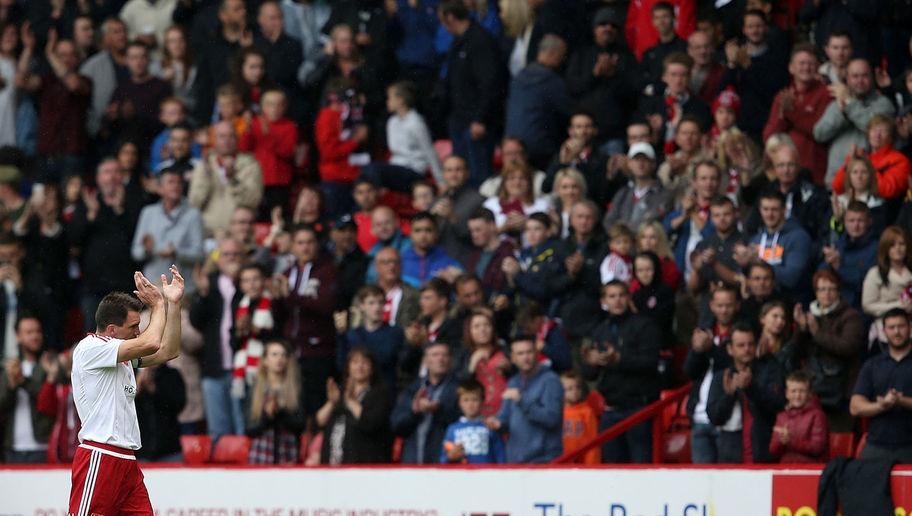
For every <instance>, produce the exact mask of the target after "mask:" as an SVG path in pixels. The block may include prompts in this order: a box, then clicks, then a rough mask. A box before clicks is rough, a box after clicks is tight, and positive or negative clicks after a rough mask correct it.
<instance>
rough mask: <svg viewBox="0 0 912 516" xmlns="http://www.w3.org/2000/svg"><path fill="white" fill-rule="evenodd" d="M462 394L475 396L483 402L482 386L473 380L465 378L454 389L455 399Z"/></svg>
mask: <svg viewBox="0 0 912 516" xmlns="http://www.w3.org/2000/svg"><path fill="white" fill-rule="evenodd" d="M464 394H475V395H477V396H478V397H480V398H481V401H484V386H483V385H481V383H480V382H479V381H478V380H476V379H475V378H472V377H469V378H466V379H465V380H463V381H461V382H459V386H458V387H456V398H457V399H459V398H460V397H461V396H463V395H464Z"/></svg>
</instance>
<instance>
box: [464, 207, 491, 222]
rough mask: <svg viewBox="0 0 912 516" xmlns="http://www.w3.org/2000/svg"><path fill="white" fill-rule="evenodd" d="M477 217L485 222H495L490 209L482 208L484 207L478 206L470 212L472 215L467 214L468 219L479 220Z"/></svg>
mask: <svg viewBox="0 0 912 516" xmlns="http://www.w3.org/2000/svg"><path fill="white" fill-rule="evenodd" d="M479 219H480V220H483V221H485V222H490V223H491V224H494V222H495V219H494V214H493V213H492V212H491V210H489V209H487V208H484V207H480V208H478V209H477V210H475V211H473V212H472V215H470V216H469V220H479Z"/></svg>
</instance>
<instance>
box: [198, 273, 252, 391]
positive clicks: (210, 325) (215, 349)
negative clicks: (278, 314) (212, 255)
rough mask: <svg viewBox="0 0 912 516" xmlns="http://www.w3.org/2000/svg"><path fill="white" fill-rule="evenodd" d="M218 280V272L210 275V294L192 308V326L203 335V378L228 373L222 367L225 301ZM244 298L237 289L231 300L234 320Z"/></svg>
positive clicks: (232, 327)
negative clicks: (222, 329)
mask: <svg viewBox="0 0 912 516" xmlns="http://www.w3.org/2000/svg"><path fill="white" fill-rule="evenodd" d="M218 278H219V273H218V272H213V273H212V274H210V275H209V293H208V294H206V295H205V296H201V297H199V298H197V299H196V301H194V303H193V305H192V306H191V307H190V324H192V325H193V327H194V328H196V329H197V330H199V332H200V333H202V334H203V356H202V360H201V363H200V367H201V370H202V371H201V372H202V376H203V377H209V378H212V377H218V376H221V375H223V374H225V372H226V370H225V367H224V366H223V365H222V363H223V359H222V358H223V357H222V344H221V325H222V311H223V310H224V306H225V305H224V303H225V300H224V299H223V298H222V294H221V292H220V291H219V288H218ZM242 297H244V295H243V294H242V293H241V289H237V290H236V291H235V293H234V297H233V298H232V299H230V300H229V302H230V303H231V314H232V319H234V316H233V314H234V313H235V311H236V310H237V307H238V304H239V303H240V302H241V298H242ZM229 334H231V335H233V334H234V321H232V323H231V330H230V331H229ZM232 342H234V339H232Z"/></svg>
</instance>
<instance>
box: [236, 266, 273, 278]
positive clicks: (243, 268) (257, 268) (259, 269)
mask: <svg viewBox="0 0 912 516" xmlns="http://www.w3.org/2000/svg"><path fill="white" fill-rule="evenodd" d="M244 271H257V272H259V273H260V275H261V276H263V277H266V276H267V274H266V269H264V268H263V266H262V265H260V264H258V263H255V262H254V263H247V264H244V265H242V266H241V268H240V270H238V276H237V277H238V278H240V277H241V274H244Z"/></svg>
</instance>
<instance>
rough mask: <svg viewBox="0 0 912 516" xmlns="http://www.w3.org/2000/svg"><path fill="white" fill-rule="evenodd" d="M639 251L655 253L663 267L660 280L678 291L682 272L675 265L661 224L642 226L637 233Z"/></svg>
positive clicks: (660, 270) (653, 223) (652, 223)
mask: <svg viewBox="0 0 912 516" xmlns="http://www.w3.org/2000/svg"><path fill="white" fill-rule="evenodd" d="M637 251H638V252H641V253H642V252H644V251H650V252H653V253H655V254H656V256H658V258H659V262H660V265H661V267H660V268H659V278H661V280H662V283H664V284H666V285H668V286H669V287H670V288H671V289H672V290H677V289H678V286H679V285H680V284H681V277H682V276H681V270H680V269H678V265H677V264H676V263H675V260H674V255H673V254H672V253H671V246H670V245H669V243H668V236H667V235H666V234H665V229H663V228H662V223H661V222H658V221H652V222H647V223H644V224H641V225H640V229H639V230H638V231H637Z"/></svg>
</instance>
